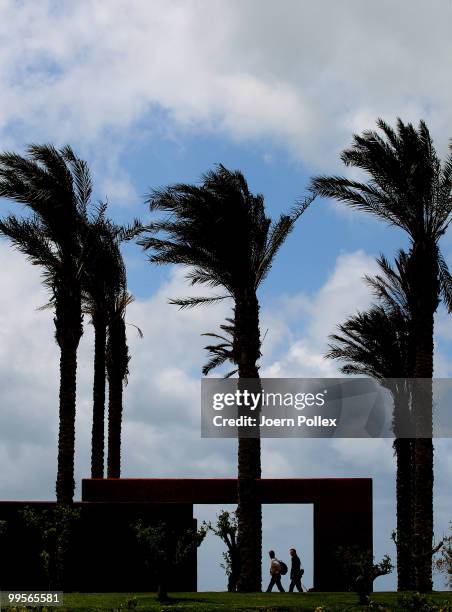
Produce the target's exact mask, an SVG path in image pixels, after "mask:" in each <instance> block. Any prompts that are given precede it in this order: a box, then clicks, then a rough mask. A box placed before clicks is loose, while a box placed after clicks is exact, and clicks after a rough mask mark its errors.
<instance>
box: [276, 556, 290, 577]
mask: <svg viewBox="0 0 452 612" xmlns="http://www.w3.org/2000/svg"><path fill="white" fill-rule="evenodd" d="M278 561H279V559H278ZM279 567H280V568H281V570H280V574H281V576H285V575H286V574H287V570H288V567H287V565H286V564H285V563H284V561H279Z"/></svg>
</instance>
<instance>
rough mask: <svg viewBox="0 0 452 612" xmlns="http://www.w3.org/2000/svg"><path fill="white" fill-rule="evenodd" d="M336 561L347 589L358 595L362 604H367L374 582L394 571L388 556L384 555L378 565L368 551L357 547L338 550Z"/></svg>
mask: <svg viewBox="0 0 452 612" xmlns="http://www.w3.org/2000/svg"><path fill="white" fill-rule="evenodd" d="M337 560H338V564H339V566H340V567H341V569H342V573H343V575H344V578H345V580H346V583H347V586H348V589H349V590H350V591H352V590H353V591H356V592H357V593H358V595H359V600H360V603H362V604H366V603H367V602H368V599H369V595H370V593H371V592H372V590H373V583H374V580H376V578H378V577H379V576H385V575H387V574H390V573H391V572H392V570H393V569H394V566H393V565H392V563H391V559H390V557H389V556H388V555H385V556H384V557H383V559H382V560H381V561H380V563H375V562H374V558H373V556H372V553H371V551H370V550H362V549H361V548H359V547H357V546H351V547H347V548H345V547H341V548H339V549H338V551H337Z"/></svg>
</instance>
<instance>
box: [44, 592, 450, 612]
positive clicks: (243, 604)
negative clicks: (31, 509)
mask: <svg viewBox="0 0 452 612" xmlns="http://www.w3.org/2000/svg"><path fill="white" fill-rule="evenodd" d="M169 598H170V601H169V602H168V603H167V604H159V603H158V602H157V600H156V596H155V594H154V593H67V594H66V595H65V596H64V607H63V608H50V610H52V609H54V610H55V612H56V611H57V610H119V609H121V610H124V609H136V610H161V611H163V610H168V611H169V610H182V611H184V612H190V611H192V610H193V611H198V610H204V611H207V610H212V611H214V610H215V611H216V610H225V611H226V610H261V611H262V612H263V611H268V612H270V611H272V612H276V611H278V610H279V611H283V610H290V611H295V610H303V611H306V612H307V611H310V610H316V608H317V607H319V606H324V608H325V610H326V612H330V611H333V610H334V611H338V610H353V611H355V610H356V611H358V610H366V609H369V608H366V607H364V608H363V607H361V606H360V605H359V604H358V598H357V595H355V594H354V593H271V594H267V593H249V594H239V593H173V594H170V595H169ZM371 599H372V601H374V602H378V603H380V604H382V605H383V606H384V607H385V608H384V609H385V610H390V611H392V610H396V611H404V612H406V610H407V607H406V605H401V603H400V599H401V594H400V593H373V594H372V596H371ZM428 599H429V600H431V601H434V602H435V603H436V604H438V605H441V606H442V607H441V608H438V609H442V610H448V611H452V593H449V592H436V593H432V594H431V595H429V596H428ZM134 600H136V601H134ZM128 602H130V603H129V605H128ZM135 603H136V607H135ZM371 609H378V608H377V607H375V608H371ZM413 609H414V608H413ZM417 609H419V610H422V608H417ZM380 610H381V608H380Z"/></svg>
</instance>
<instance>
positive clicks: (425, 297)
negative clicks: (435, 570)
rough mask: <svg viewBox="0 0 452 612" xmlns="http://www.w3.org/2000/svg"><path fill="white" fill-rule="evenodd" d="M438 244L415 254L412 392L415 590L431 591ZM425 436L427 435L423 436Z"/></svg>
mask: <svg viewBox="0 0 452 612" xmlns="http://www.w3.org/2000/svg"><path fill="white" fill-rule="evenodd" d="M435 251H436V246H434V247H432V248H431V249H428V248H424V249H422V250H420V251H419V252H416V253H415V255H416V256H415V257H414V258H413V262H414V266H415V267H414V269H415V270H417V279H418V282H419V285H418V286H417V287H416V295H417V298H418V302H417V305H416V306H417V308H416V312H415V316H414V317H413V319H414V321H413V323H414V333H415V339H416V345H415V346H416V352H415V355H416V361H415V370H414V372H415V373H414V377H415V379H423V380H421V381H416V386H415V391H414V394H413V412H414V418H415V422H416V430H417V438H416V441H415V449H414V455H415V485H414V486H415V502H414V536H415V537H414V554H415V560H416V589H417V590H418V591H421V592H426V591H431V590H432V556H431V551H432V546H433V441H432V437H431V436H432V427H433V426H432V405H433V387H432V377H433V326H434V313H435V311H436V308H437V305H438V295H439V286H438V267H437V261H436V258H435V256H434V252H435ZM420 436H424V437H420Z"/></svg>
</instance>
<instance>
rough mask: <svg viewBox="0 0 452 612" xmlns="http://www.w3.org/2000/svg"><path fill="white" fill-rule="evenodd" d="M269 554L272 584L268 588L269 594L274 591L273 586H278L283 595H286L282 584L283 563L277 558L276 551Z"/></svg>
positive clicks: (270, 551)
mask: <svg viewBox="0 0 452 612" xmlns="http://www.w3.org/2000/svg"><path fill="white" fill-rule="evenodd" d="M268 554H269V556H270V576H271V578H270V584H269V585H268V588H267V593H270V591H271V590H272V589H273V586H274V585H275V584H276V586H277V587H278V590H279V591H280V592H281V593H284V592H285V591H284V588H283V585H282V584H281V569H282V568H281V563H280V562H279V561H278V559H277V558H276V556H275V551H274V550H269V551H268Z"/></svg>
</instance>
